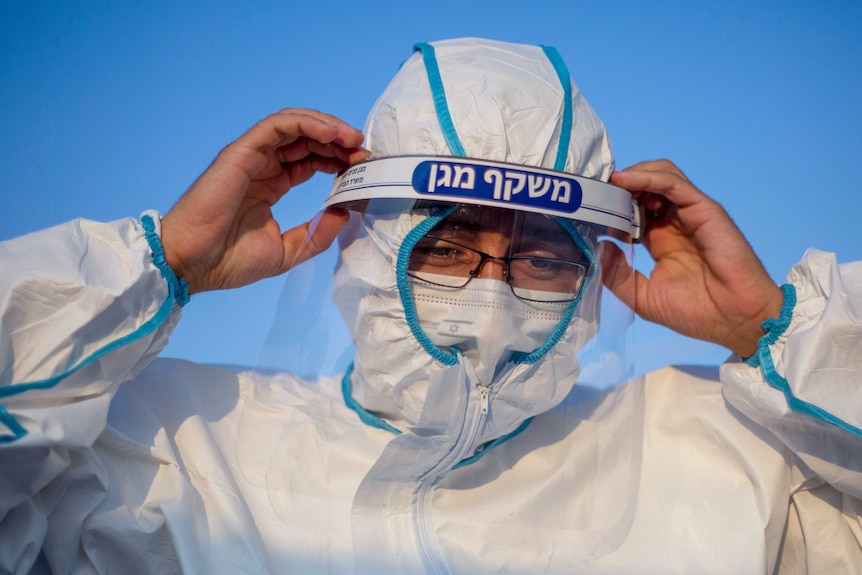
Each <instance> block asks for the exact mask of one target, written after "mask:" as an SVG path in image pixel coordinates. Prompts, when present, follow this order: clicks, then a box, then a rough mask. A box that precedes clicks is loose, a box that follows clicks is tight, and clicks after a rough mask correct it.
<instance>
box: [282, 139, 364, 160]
mask: <svg viewBox="0 0 862 575" xmlns="http://www.w3.org/2000/svg"><path fill="white" fill-rule="evenodd" d="M354 149H355V148H354ZM354 149H348V148H345V147H343V146H341V145H339V144H335V143H332V142H330V143H327V144H324V143H321V142H318V141H315V140H310V139H308V138H300V139H299V140H296V141H295V142H291V143H289V144H286V145H284V146H281V147H279V148H278V149H276V151H275V155H276V158H278V160H279V162H280V163H282V164H285V163H288V162H295V161H297V160H300V159H302V158H304V157H305V156H307V155H309V154H317V155H318V156H328V157H331V158H338V159H340V160H342V161H344V162H347V161H348V160H349V158H350V154H351V153H352V152H353V151H354Z"/></svg>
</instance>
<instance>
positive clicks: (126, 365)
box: [0, 64, 862, 573]
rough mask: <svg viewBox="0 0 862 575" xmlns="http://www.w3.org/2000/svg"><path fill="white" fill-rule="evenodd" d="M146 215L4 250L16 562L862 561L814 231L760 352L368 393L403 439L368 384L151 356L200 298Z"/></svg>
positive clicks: (829, 275)
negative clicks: (523, 410)
mask: <svg viewBox="0 0 862 575" xmlns="http://www.w3.org/2000/svg"><path fill="white" fill-rule="evenodd" d="M405 67H408V66H407V64H405ZM464 140H466V138H464ZM372 142H373V138H370V139H369V145H370V144H371V143H372ZM423 151H424V150H423ZM402 152H403V151H402ZM147 216H148V217H147ZM147 216H145V217H144V218H143V221H144V222H145V223H146V225H147V226H151V227H150V229H149V230H146V229H145V228H144V226H143V225H142V222H141V221H138V220H133V219H129V220H123V221H118V222H114V223H112V224H97V223H92V222H87V221H83V220H79V221H76V222H72V223H70V224H67V225H64V226H60V227H57V228H53V229H50V230H46V231H43V232H40V233H37V234H31V235H28V236H24V237H22V238H19V239H17V240H13V241H10V242H6V243H3V244H2V245H0V256H2V261H3V262H4V269H3V274H2V278H3V279H2V283H0V305H2V307H0V329H1V330H2V332H0V378H2V379H0V383H2V385H3V387H2V388H0V390H2V395H0V404H2V406H3V409H2V411H0V422H2V423H3V424H4V425H5V426H6V428H8V431H6V432H5V435H3V443H2V445H0V570H2V571H4V572H7V571H8V572H16V573H27V572H30V570H31V568H32V570H33V572H37V573H38V572H49V571H50V572H56V573H67V572H80V573H89V572H93V573H116V572H123V573H137V572H140V573H172V572H186V573H231V572H242V573H289V572H297V573H353V572H357V573H360V572H361V573H396V572H397V573H402V572H403V573H445V572H451V573H555V572H556V573H565V572H578V573H621V572H634V573H659V572H660V573H672V572H679V573H773V572H776V571H777V572H782V573H785V572H786V573H804V572H809V573H841V572H847V573H853V572H860V571H862V551H860V542H862V526H860V517H861V516H862V463H860V462H862V457H860V453H862V431H860V428H861V427H862V391H860V390H859V385H858V383H859V380H860V377H859V376H860V372H862V328H860V310H862V265H860V264H846V265H842V266H839V265H838V264H837V263H836V261H835V258H834V256H832V255H830V254H827V253H823V252H819V251H814V250H812V251H809V252H808V253H807V254H806V255H805V256H804V258H803V260H802V261H801V262H800V263H799V264H798V265H797V266H796V267H795V268H794V269H793V270H792V271H791V273H790V274H789V277H788V286H787V287H785V305H784V308H783V311H782V317H780V318H776V319H775V320H774V321H770V322H768V323H767V325H766V328H767V333H766V335H765V336H764V338H763V339H762V340H761V343H760V346H759V349H758V352H757V354H756V355H755V356H754V357H753V358H751V359H750V360H749V361H747V362H743V361H742V360H740V359H739V358H731V359H729V360H728V362H727V363H725V364H724V365H723V366H722V367H721V368H720V370H715V369H710V368H665V369H662V370H659V371H656V372H654V373H651V374H649V375H647V376H645V377H643V378H640V379H638V380H635V381H632V382H629V383H628V384H626V385H624V386H621V387H618V388H615V389H613V390H609V391H607V392H605V393H602V394H590V393H587V392H586V391H584V392H583V395H582V396H579V395H578V394H580V393H581V391H580V390H579V388H578V386H577V385H575V387H574V388H573V389H572V391H571V392H569V399H570V401H566V402H564V403H563V404H560V406H557V407H555V401H558V399H555V398H554V397H552V396H553V394H552V393H548V391H547V387H545V386H543V385H535V386H529V387H527V388H519V389H518V393H517V394H511V393H509V390H508V389H507V387H506V386H502V387H501V388H499V389H497V391H496V392H495V393H493V394H491V395H490V397H483V396H482V394H481V393H479V392H477V391H476V390H475V389H474V388H471V387H469V386H463V387H458V388H455V389H451V388H447V389H443V388H440V387H434V386H433V385H429V386H428V389H427V392H426V393H425V394H424V395H422V396H421V397H420V398H419V402H418V404H408V403H404V402H401V403H399V402H397V401H395V402H392V403H391V404H390V405H389V409H388V410H383V411H382V412H381V411H380V410H376V411H377V412H378V413H382V415H383V416H384V419H386V420H387V421H389V422H392V423H393V424H398V426H399V427H401V428H402V431H403V426H401V425H400V424H401V423H405V422H406V423H407V424H411V423H421V424H422V426H425V427H422V426H420V427H422V429H425V428H430V429H433V431H434V433H427V434H425V435H423V433H422V432H421V429H420V430H419V431H417V432H415V433H414V432H412V431H409V430H407V431H405V432H404V433H402V434H401V435H398V436H397V437H396V436H393V434H392V433H391V432H390V431H388V430H386V429H381V428H379V427H374V426H369V425H367V424H366V423H364V422H363V421H362V420H361V419H360V418H359V417H358V416H357V410H356V408H355V407H354V408H351V407H348V404H347V403H346V402H345V397H352V398H354V401H358V403H359V404H362V403H363V401H366V399H365V398H371V397H374V396H375V394H377V395H379V394H378V393H377V391H379V390H370V389H369V388H368V386H369V384H368V382H366V381H364V380H363V379H362V378H355V379H354V380H353V383H352V385H353V386H354V388H353V390H352V394H345V393H344V392H343V390H342V381H341V378H335V379H321V380H319V381H314V382H309V381H303V380H301V379H299V378H297V377H296V376H293V375H291V374H274V375H270V376H269V377H267V378H262V377H260V374H257V375H256V376H255V377H254V378H253V377H252V374H250V373H249V372H243V371H242V370H237V371H235V372H232V371H225V370H222V369H216V368H213V367H208V366H202V365H196V364H192V363H188V362H183V361H179V360H169V359H157V358H156V356H157V355H158V352H159V351H160V350H161V349H162V348H163V347H164V345H165V343H166V341H167V338H168V336H169V335H170V333H171V331H172V330H173V328H174V327H175V325H176V323H177V321H179V319H180V315H181V307H180V304H181V303H184V299H183V298H182V297H181V294H180V293H179V291H178V289H177V284H176V278H174V277H172V276H171V274H170V272H169V271H168V270H166V268H165V266H164V262H163V260H160V259H159V258H158V257H156V258H155V263H154V257H153V252H152V248H153V246H157V245H158V242H157V239H156V237H157V236H158V234H159V222H158V217H157V215H156V214H147ZM395 249H397V246H393V250H395ZM160 266H161V268H160ZM165 276H167V277H165ZM382 281H394V278H393V279H386V278H384V279H383V280H382ZM393 321H394V322H395V323H396V324H397V321H398V318H395V319H393ZM539 368H541V366H538V367H537V368H536V369H539ZM463 369H468V368H467V367H464V368H463ZM546 383H547V382H546ZM485 401H487V404H484V403H483V402H485ZM523 405H529V406H531V407H530V409H535V410H537V411H538V412H539V413H538V414H537V415H535V417H533V419H532V422H531V423H530V425H528V426H527V427H526V428H525V429H523V430H522V431H521V432H520V433H518V434H517V435H514V436H512V437H511V438H509V439H508V440H506V441H504V442H501V443H499V444H497V445H490V444H489V441H493V440H494V439H495V438H498V437H500V436H501V435H502V434H503V432H504V430H509V429H511V428H512V427H513V426H515V427H517V426H518V423H519V422H518V421H515V420H514V419H512V420H509V419H508V418H509V416H508V415H507V414H509V413H512V410H509V409H508V407H511V406H516V407H517V406H523ZM360 406H361V405H360ZM361 407H364V408H367V409H371V408H372V407H373V406H371V405H368V404H366V405H364V406H361ZM498 414H503V415H500V416H498ZM515 417H516V416H511V418H515ZM428 437H434V438H436V440H438V441H439V442H441V445H442V444H443V443H445V446H443V447H441V449H439V450H435V449H433V448H431V449H426V448H427V447H428V446H429V443H428V441H427V439H428ZM417 441H418V442H420V443H421V445H422V446H423V449H421V450H414V451H411V446H412V445H415V444H414V442H417ZM483 446H484V449H482V447H483ZM477 449H481V451H479V452H478V453H481V454H482V456H481V457H478V458H477V457H474V456H475V455H476V453H477Z"/></svg>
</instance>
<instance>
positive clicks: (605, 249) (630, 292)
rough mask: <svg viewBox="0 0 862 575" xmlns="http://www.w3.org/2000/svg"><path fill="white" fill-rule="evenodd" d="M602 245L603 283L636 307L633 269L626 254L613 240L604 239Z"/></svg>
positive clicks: (621, 298)
mask: <svg viewBox="0 0 862 575" xmlns="http://www.w3.org/2000/svg"><path fill="white" fill-rule="evenodd" d="M600 246H601V249H602V283H603V284H604V285H605V287H607V288H608V289H610V290H611V291H612V292H613V293H614V295H616V296H617V297H618V298H619V299H620V301H622V302H623V303H624V304H626V305H627V306H629V307H630V308H632V309H634V307H635V297H634V280H633V278H632V273H633V270H632V267H631V266H630V265H629V263H628V261H627V260H626V256H625V254H624V253H623V251H622V250H621V249H620V248H619V247H617V245H616V244H614V243H613V242H609V241H603V242H601V243H600Z"/></svg>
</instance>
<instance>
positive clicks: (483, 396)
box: [476, 384, 491, 415]
mask: <svg viewBox="0 0 862 575" xmlns="http://www.w3.org/2000/svg"><path fill="white" fill-rule="evenodd" d="M476 387H478V388H479V405H481V406H482V409H481V412H482V415H486V414H487V413H488V404H489V403H490V402H489V400H488V397H489V396H490V395H491V386H490V385H479V384H476Z"/></svg>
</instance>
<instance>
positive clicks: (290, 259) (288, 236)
mask: <svg viewBox="0 0 862 575" xmlns="http://www.w3.org/2000/svg"><path fill="white" fill-rule="evenodd" d="M349 219H350V215H349V214H348V213H347V212H346V211H345V210H342V209H341V208H333V207H330V208H327V209H326V210H325V211H323V212H321V213H320V214H318V215H317V216H315V217H314V219H312V220H309V221H308V222H305V223H304V224H301V225H298V226H296V227H295V228H292V229H290V230H288V231H286V232H284V233H283V234H282V236H281V237H282V243H283V244H284V255H285V258H284V264H283V269H281V270H280V271H279V273H283V272H286V271H287V270H289V269H290V268H292V267H293V266H296V265H299V264H301V263H302V262H304V261H306V260H308V259H311V258H313V257H314V256H316V255H317V254H319V253H321V252H324V251H326V250H327V249H328V248H329V246H330V245H331V244H332V242H333V240H334V239H335V238H336V236H338V233H339V232H340V231H341V229H342V228H343V227H344V226H345V225H346V224H347V222H348V220H349Z"/></svg>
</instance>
